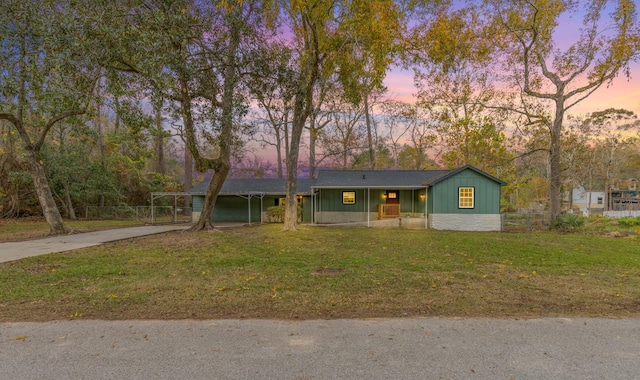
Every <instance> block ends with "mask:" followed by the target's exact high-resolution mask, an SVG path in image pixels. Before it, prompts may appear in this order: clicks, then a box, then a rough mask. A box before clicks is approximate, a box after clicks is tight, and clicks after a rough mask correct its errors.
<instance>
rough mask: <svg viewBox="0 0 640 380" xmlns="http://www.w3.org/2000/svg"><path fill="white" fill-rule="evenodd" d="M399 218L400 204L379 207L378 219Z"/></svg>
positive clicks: (380, 205)
mask: <svg viewBox="0 0 640 380" xmlns="http://www.w3.org/2000/svg"><path fill="white" fill-rule="evenodd" d="M399 216H400V203H395V204H379V205H378V219H386V218H397V217H399Z"/></svg>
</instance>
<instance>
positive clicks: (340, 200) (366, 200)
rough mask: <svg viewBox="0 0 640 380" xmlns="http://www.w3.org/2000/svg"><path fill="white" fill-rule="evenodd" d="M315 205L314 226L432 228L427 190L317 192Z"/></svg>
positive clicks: (389, 189) (340, 190)
mask: <svg viewBox="0 0 640 380" xmlns="http://www.w3.org/2000/svg"><path fill="white" fill-rule="evenodd" d="M311 201H312V204H313V205H312V207H313V210H314V212H313V223H314V224H355V225H363V226H367V227H372V226H383V227H407V228H427V226H428V223H427V188H426V187H411V188H400V187H395V188H387V187H384V188H379V187H364V188H313V189H312V197H311ZM410 219H413V220H410ZM403 222H404V223H403ZM403 224H404V225H403ZM409 226H411V227H409Z"/></svg>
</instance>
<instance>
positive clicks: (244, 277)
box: [0, 225, 640, 321]
mask: <svg viewBox="0 0 640 380" xmlns="http://www.w3.org/2000/svg"><path fill="white" fill-rule="evenodd" d="M280 228H281V226H279V225H265V226H260V227H247V228H237V229H229V230H225V231H223V232H204V233H168V234H165V235H157V236H153V237H146V238H137V239H132V240H129V241H124V242H118V243H114V244H109V245H105V246H100V247H92V248H87V249H82V250H77V251H73V252H68V253H60V254H52V255H47V256H39V257H33V258H28V259H24V260H20V261H16V262H11V263H4V264H0V321H16V320H34V321H42V320H59V319H72V318H87V319H183V318H194V319H208V318H283V319H316V318H365V317H408V316H443V317H542V316H606V317H630V316H634V317H637V316H640V241H639V240H637V238H635V237H611V236H602V235H595V234H588V235H583V234H557V233H552V232H537V233H527V234H509V233H471V232H445V231H432V230H429V231H424V230H399V229H366V228H353V229H333V228H313V227H306V228H304V229H302V230H301V231H298V232H295V233H283V232H281V231H280Z"/></svg>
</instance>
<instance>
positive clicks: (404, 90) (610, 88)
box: [384, 64, 640, 116]
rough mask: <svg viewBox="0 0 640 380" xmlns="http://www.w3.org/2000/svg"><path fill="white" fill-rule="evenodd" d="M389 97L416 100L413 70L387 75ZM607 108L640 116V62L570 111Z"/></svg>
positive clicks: (590, 110) (409, 101)
mask: <svg viewBox="0 0 640 380" xmlns="http://www.w3.org/2000/svg"><path fill="white" fill-rule="evenodd" d="M384 82H385V85H386V86H387V88H388V96H389V98H392V99H395V100H401V101H405V102H408V103H412V102H414V101H415V95H416V92H417V91H416V88H415V86H414V82H413V72H412V71H408V70H402V69H398V68H396V69H394V70H391V71H390V72H389V73H388V74H387V77H386V78H385V81H384ZM607 108H623V109H627V110H630V111H633V112H635V113H636V114H637V115H639V116H640V64H634V65H632V67H631V79H627V78H626V77H625V76H624V75H622V74H621V75H619V76H618V77H617V78H615V79H614V80H613V82H612V83H610V84H609V85H607V84H604V85H602V87H600V88H599V89H598V90H597V91H596V92H595V93H593V94H592V95H591V96H590V97H588V98H587V99H585V100H583V101H582V102H580V103H578V105H576V106H575V107H574V108H573V109H571V111H570V114H572V115H581V114H586V113H590V112H594V111H602V110H604V109H607Z"/></svg>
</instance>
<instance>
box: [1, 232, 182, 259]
mask: <svg viewBox="0 0 640 380" xmlns="http://www.w3.org/2000/svg"><path fill="white" fill-rule="evenodd" d="M189 227H190V225H185V224H172V225H159V226H141V227H127V228H117V229H112V230H102V231H94V232H86V233H80V234H71V235H59V236H53V237H49V238H44V239H37V240H28V241H20V242H9V243H0V263H2V262H7V261H14V260H19V259H23V258H25V257H31V256H38V255H46V254H48V253H54V252H64V251H70V250H73V249H79V248H85V247H91V246H94V245H100V244H104V243H108V242H112V241H118V240H124V239H130V238H133V237H138V236H146V235H155V234H161V233H163V232H168V231H177V230H185V229H187V228H189Z"/></svg>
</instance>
